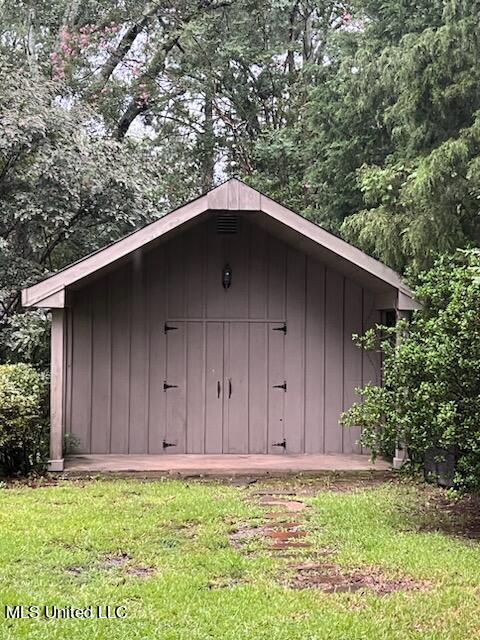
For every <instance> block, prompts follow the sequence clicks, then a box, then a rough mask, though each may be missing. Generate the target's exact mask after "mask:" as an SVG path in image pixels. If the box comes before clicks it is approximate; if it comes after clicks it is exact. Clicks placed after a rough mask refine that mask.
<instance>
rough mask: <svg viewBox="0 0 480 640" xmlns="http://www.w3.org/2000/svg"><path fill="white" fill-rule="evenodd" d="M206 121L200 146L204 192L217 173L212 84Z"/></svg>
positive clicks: (207, 89) (207, 99) (205, 111)
mask: <svg viewBox="0 0 480 640" xmlns="http://www.w3.org/2000/svg"><path fill="white" fill-rule="evenodd" d="M203 112H204V116H205V120H204V124H203V133H202V141H201V144H200V152H201V154H202V156H201V165H202V176H201V185H202V192H206V191H209V190H210V189H211V188H212V186H213V177H214V172H215V132H214V130H213V89H212V85H211V84H210V82H208V84H207V88H206V90H205V104H204V108H203Z"/></svg>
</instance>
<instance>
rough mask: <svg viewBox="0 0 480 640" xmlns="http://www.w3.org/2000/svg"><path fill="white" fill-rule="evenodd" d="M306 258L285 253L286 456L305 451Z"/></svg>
mask: <svg viewBox="0 0 480 640" xmlns="http://www.w3.org/2000/svg"><path fill="white" fill-rule="evenodd" d="M305 262H306V260H305V255H304V254H303V253H300V252H299V251H296V250H294V249H291V248H289V249H288V252H287V287H286V291H287V294H286V297H287V299H286V307H287V308H286V322H287V334H286V336H285V379H286V381H287V392H286V394H285V438H286V440H287V452H288V453H301V452H303V451H304V447H305V434H304V426H305Z"/></svg>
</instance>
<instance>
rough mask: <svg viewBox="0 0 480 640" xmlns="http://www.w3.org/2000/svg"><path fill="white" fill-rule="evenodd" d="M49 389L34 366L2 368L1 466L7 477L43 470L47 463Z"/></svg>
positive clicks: (0, 415)
mask: <svg viewBox="0 0 480 640" xmlns="http://www.w3.org/2000/svg"><path fill="white" fill-rule="evenodd" d="M47 389H48V385H47V383H46V380H45V377H44V376H43V375H42V374H40V373H38V371H36V370H35V369H34V368H33V367H32V366H31V365H28V364H8V365H0V463H1V464H2V465H3V467H4V468H5V470H6V471H7V472H8V473H22V474H24V473H27V472H29V471H31V470H33V469H42V468H43V467H44V465H45V463H46V461H47V458H48V420H47Z"/></svg>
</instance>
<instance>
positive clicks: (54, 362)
mask: <svg viewBox="0 0 480 640" xmlns="http://www.w3.org/2000/svg"><path fill="white" fill-rule="evenodd" d="M65 317H66V310H65V309H64V308H62V309H52V337H51V347H50V349H51V362H50V460H49V463H48V470H49V471H63V434H64V431H65V389H66V375H65V374H66V366H65V345H66V340H65V338H66V322H65Z"/></svg>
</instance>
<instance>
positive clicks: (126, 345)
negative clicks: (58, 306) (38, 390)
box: [110, 267, 131, 453]
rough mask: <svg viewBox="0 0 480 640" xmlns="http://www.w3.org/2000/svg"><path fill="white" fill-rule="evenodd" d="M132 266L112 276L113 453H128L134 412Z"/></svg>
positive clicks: (111, 442) (111, 447)
mask: <svg viewBox="0 0 480 640" xmlns="http://www.w3.org/2000/svg"><path fill="white" fill-rule="evenodd" d="M130 281H131V274H130V270H129V268H128V267H125V268H122V269H120V270H118V271H116V272H115V273H114V274H113V275H112V276H111V278H110V300H111V303H110V311H111V320H110V321H111V341H112V350H111V368H112V373H111V376H112V402H111V425H110V431H111V435H110V452H111V453H128V432H129V414H130V305H129V304H128V302H127V304H126V301H128V299H129V296H130V293H131V292H130V289H129V287H128V285H129V283H130Z"/></svg>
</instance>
